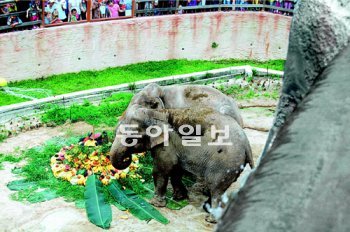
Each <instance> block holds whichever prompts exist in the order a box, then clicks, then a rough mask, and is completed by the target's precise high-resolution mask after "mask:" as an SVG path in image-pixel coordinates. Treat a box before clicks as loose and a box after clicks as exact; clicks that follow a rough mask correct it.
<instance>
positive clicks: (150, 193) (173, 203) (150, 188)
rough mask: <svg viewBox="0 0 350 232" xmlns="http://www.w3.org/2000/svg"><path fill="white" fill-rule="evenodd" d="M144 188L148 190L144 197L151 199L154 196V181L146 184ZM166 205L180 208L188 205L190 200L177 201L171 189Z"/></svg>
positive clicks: (175, 208) (167, 195)
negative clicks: (173, 197)
mask: <svg viewBox="0 0 350 232" xmlns="http://www.w3.org/2000/svg"><path fill="white" fill-rule="evenodd" d="M143 188H144V189H145V190H147V191H148V194H144V195H143V197H145V198H146V199H151V198H152V197H153V196H154V191H153V189H154V185H153V184H152V183H148V184H144V185H143ZM165 198H166V206H165V207H167V208H168V209H171V210H180V209H182V208H183V207H185V206H187V205H188V200H181V201H175V200H173V199H172V193H171V192H170V191H167V192H166V196H165Z"/></svg>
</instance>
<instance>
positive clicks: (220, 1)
mask: <svg viewBox="0 0 350 232" xmlns="http://www.w3.org/2000/svg"><path fill="white" fill-rule="evenodd" d="M221 4H222V0H219V9H218V10H219V11H221Z"/></svg>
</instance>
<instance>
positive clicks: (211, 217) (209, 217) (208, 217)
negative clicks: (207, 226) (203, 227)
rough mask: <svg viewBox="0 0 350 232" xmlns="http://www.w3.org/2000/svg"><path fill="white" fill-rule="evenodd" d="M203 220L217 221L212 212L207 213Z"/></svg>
mask: <svg viewBox="0 0 350 232" xmlns="http://www.w3.org/2000/svg"><path fill="white" fill-rule="evenodd" d="M205 221H206V222H209V223H212V224H216V223H218V221H217V220H216V219H215V217H214V216H213V215H212V214H208V215H207V216H205Z"/></svg>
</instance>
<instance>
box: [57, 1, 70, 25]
mask: <svg viewBox="0 0 350 232" xmlns="http://www.w3.org/2000/svg"><path fill="white" fill-rule="evenodd" d="M56 6H57V12H58V17H59V19H60V20H62V21H63V22H66V21H67V20H68V18H67V14H66V9H67V2H66V0H57V2H56Z"/></svg>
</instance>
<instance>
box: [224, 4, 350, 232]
mask: <svg viewBox="0 0 350 232" xmlns="http://www.w3.org/2000/svg"><path fill="white" fill-rule="evenodd" d="M349 41H350V1H349V0H333V1H326V0H301V1H299V3H298V6H297V8H296V9H295V11H294V17H293V21H292V27H291V33H290V38H289V48H288V55H287V61H286V66H285V74H284V80H283V87H282V95H281V98H280V101H279V104H278V106H277V114H276V116H275V120H274V124H273V127H272V128H271V130H270V133H269V136H268V140H267V142H266V146H265V149H264V151H263V153H262V155H261V159H260V163H259V162H258V164H257V167H256V169H255V170H254V171H253V172H252V173H251V174H250V176H249V177H248V179H247V180H246V182H245V185H244V186H243V187H242V188H241V189H240V190H239V192H238V193H237V194H235V196H234V198H233V200H231V201H230V203H229V204H228V207H227V209H226V210H225V211H224V213H223V215H222V217H221V219H220V221H219V223H218V226H217V231H220V232H221V231H237V232H240V231H257V232H259V231H271V232H274V231H337V232H339V231H344V232H345V231H350V223H349V221H350V204H349V202H350V168H349V164H350V155H349V152H350V150H349V141H350V140H349V138H350V130H349V128H350V120H349V115H350V98H349V92H350V78H349V73H350V65H349V64H350V45H349Z"/></svg>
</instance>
